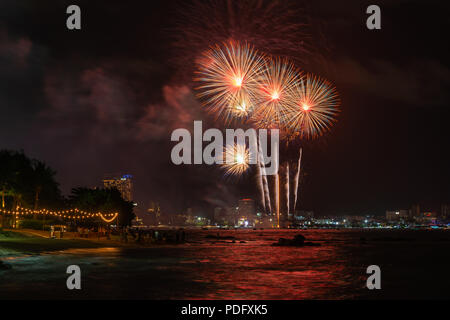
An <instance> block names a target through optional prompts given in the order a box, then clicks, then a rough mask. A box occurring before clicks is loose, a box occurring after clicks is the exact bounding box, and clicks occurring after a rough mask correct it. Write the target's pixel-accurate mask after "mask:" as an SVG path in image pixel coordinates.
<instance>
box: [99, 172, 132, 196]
mask: <svg viewBox="0 0 450 320" xmlns="http://www.w3.org/2000/svg"><path fill="white" fill-rule="evenodd" d="M132 178H133V177H132V176H131V175H129V174H124V175H106V176H105V178H104V179H103V186H104V187H105V188H117V190H119V192H120V194H121V195H122V198H123V199H124V200H127V201H132V200H133V190H132V189H133V183H132V181H131V179H132Z"/></svg>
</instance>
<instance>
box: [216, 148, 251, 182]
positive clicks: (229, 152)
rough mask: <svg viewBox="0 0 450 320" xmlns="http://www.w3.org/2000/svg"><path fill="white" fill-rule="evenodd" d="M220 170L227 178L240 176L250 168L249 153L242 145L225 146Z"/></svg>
mask: <svg viewBox="0 0 450 320" xmlns="http://www.w3.org/2000/svg"><path fill="white" fill-rule="evenodd" d="M222 168H223V169H225V175H227V176H241V175H242V174H243V173H244V172H246V171H247V170H248V169H249V168H250V151H249V149H248V148H247V147H246V146H245V145H242V144H234V145H227V146H226V147H225V149H224V152H223V164H222Z"/></svg>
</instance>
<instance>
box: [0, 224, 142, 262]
mask: <svg viewBox="0 0 450 320" xmlns="http://www.w3.org/2000/svg"><path fill="white" fill-rule="evenodd" d="M133 246H136V244H134V243H126V244H125V243H121V242H120V241H118V239H112V240H107V239H100V240H99V239H98V238H89V239H85V238H74V237H71V236H69V235H68V236H67V237H65V238H63V239H51V238H49V234H48V232H43V231H36V230H3V231H1V232H0V259H1V258H6V257H10V256H17V255H24V254H25V255H26V254H40V253H44V252H52V251H62V250H67V249H88V248H111V247H133Z"/></svg>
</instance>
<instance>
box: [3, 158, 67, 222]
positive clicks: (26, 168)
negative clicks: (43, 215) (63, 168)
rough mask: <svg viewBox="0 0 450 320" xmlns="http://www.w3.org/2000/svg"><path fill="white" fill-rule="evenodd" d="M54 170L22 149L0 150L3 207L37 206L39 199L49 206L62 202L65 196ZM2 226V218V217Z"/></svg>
mask: <svg viewBox="0 0 450 320" xmlns="http://www.w3.org/2000/svg"><path fill="white" fill-rule="evenodd" d="M54 176H55V172H54V171H53V170H52V169H51V168H50V167H48V166H47V165H46V164H45V163H43V162H41V161H38V160H35V159H30V158H28V157H27V156H26V155H25V154H24V153H23V151H12V150H0V193H1V204H0V205H1V208H2V209H9V210H11V209H15V208H16V207H17V206H24V207H31V206H32V205H33V204H34V207H35V208H37V205H38V200H39V199H41V203H42V204H44V205H45V206H47V207H52V206H56V205H59V204H60V203H61V200H62V197H61V193H60V190H59V185H58V183H57V182H56V181H55V178H54ZM0 226H3V217H0Z"/></svg>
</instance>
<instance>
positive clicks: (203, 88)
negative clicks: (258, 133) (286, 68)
mask: <svg viewBox="0 0 450 320" xmlns="http://www.w3.org/2000/svg"><path fill="white" fill-rule="evenodd" d="M199 66H200V67H199V70H198V71H197V73H196V78H195V79H194V80H195V81H196V82H197V83H198V87H197V88H196V89H197V92H198V97H199V98H200V100H201V101H202V102H203V105H204V106H205V107H206V109H207V110H208V112H210V113H212V114H214V115H215V117H216V119H221V120H223V121H224V122H225V123H229V122H231V121H232V120H233V119H236V118H243V117H246V116H248V114H249V112H251V110H252V109H253V107H254V103H255V101H256V90H257V88H258V82H257V79H258V77H259V74H260V73H261V72H262V70H263V67H264V58H263V56H262V55H260V54H259V53H258V52H257V51H256V50H254V49H253V48H252V47H251V46H249V45H247V44H239V43H237V42H228V43H225V44H223V45H222V46H219V45H216V46H215V47H213V48H212V49H210V50H209V51H207V52H206V53H204V55H203V56H202V58H201V59H200V60H199Z"/></svg>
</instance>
